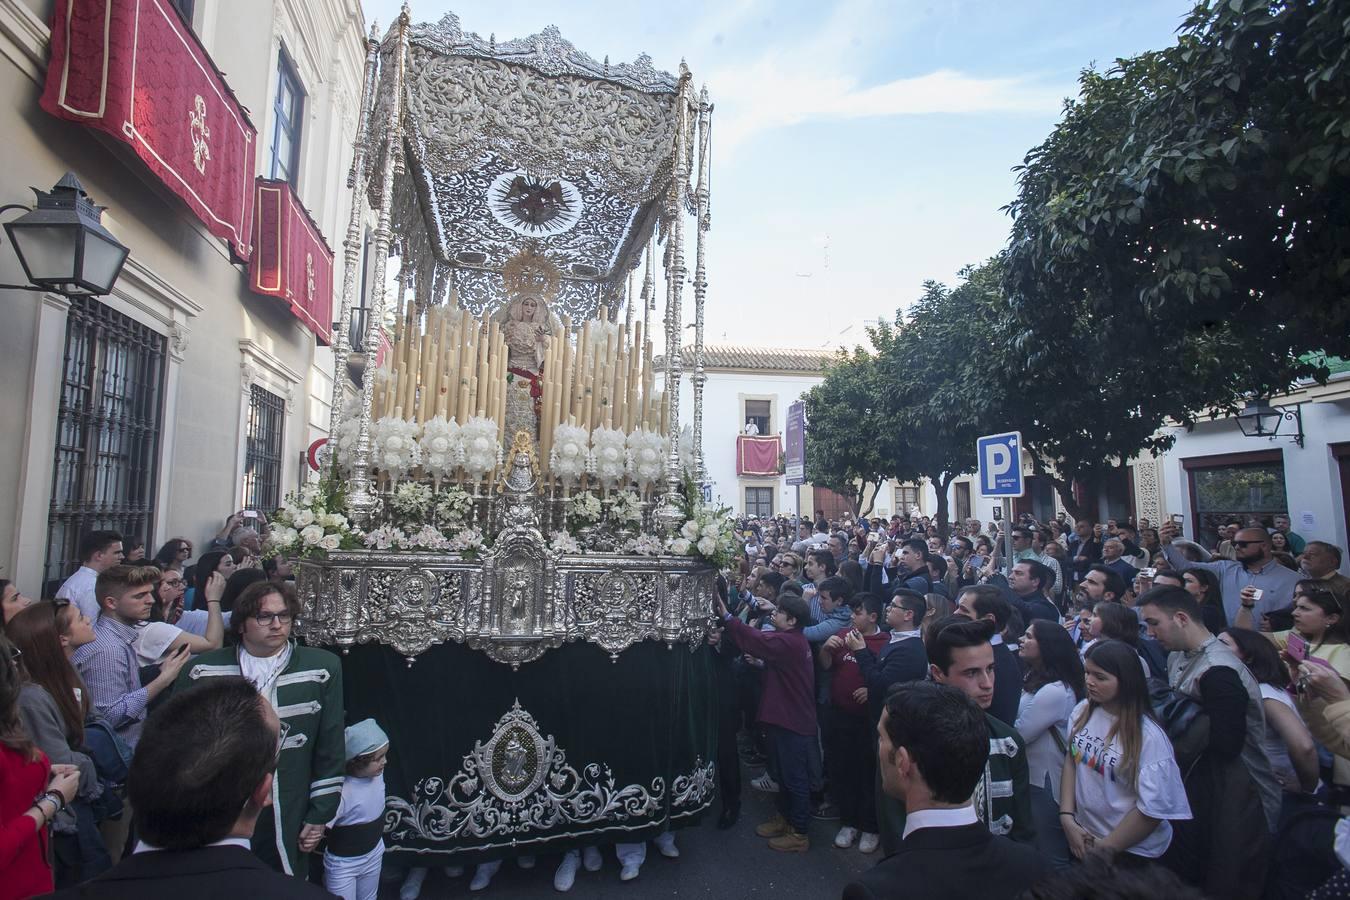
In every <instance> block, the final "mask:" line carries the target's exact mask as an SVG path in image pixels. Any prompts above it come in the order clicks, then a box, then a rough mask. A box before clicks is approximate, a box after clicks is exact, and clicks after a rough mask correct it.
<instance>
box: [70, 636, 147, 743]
mask: <svg viewBox="0 0 1350 900" xmlns="http://www.w3.org/2000/svg"><path fill="white" fill-rule="evenodd" d="M137 634H138V631H137V629H136V628H134V627H132V626H130V625H124V624H122V623H121V622H119V621H117V620H116V619H114V618H113V617H112V616H99V617H98V621H96V622H95V623H94V640H93V641H91V642H90V643H88V644H85V645H84V646H83V647H81V648H80V649H78V650H76V651H75V657H74V663H75V668H76V669H78V670H79V672H80V677H82V678H83V679H84V683H85V685H86V686H87V687H88V688H89V699H90V700H91V701H92V702H93V704H94V708H95V709H97V710H98V712H99V714H100V715H102V716H103V717H104V718H105V719H107V720H108V724H109V725H111V726H112V727H113V728H114V729H115V730H116V731H117V733H118V734H119V735H121V737H122V740H124V741H126V742H127V744H128V745H129V746H131V747H135V746H136V741H137V740H139V739H140V736H141V726H142V725H143V724H145V712H146V707H147V706H148V705H149V703H150V694H149V693H148V692H147V691H146V689H145V688H143V687H141V677H140V663H139V662H138V661H137V659H136V647H135V644H136V637H137Z"/></svg>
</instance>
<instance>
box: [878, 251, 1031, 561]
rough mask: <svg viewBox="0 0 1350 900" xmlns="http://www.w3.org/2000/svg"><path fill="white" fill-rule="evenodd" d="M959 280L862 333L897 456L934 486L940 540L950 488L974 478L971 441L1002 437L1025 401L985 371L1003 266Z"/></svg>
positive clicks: (995, 330) (992, 264)
mask: <svg viewBox="0 0 1350 900" xmlns="http://www.w3.org/2000/svg"><path fill="white" fill-rule="evenodd" d="M961 275H962V278H963V279H964V281H963V282H962V283H961V284H960V285H958V286H957V287H955V288H948V287H946V286H945V285H942V284H939V283H937V282H935V281H929V282H927V283H926V284H925V285H924V293H923V296H921V297H920V298H919V299H918V300H917V301H915V302H914V303H913V304H912V305H911V306H910V307H909V308H908V309H907V310H901V311H899V312H897V313H896V315H895V320H894V322H893V323H885V322H883V323H881V324H879V325H877V326H876V327H875V328H872V329H869V331H868V334H869V336H870V337H871V339H872V345H873V346H874V347H875V348H876V357H877V366H878V369H879V371H880V373H881V384H882V391H883V395H884V396H885V398H886V405H887V407H888V408H889V409H890V410H892V418H891V419H890V427H891V428H893V429H894V430H895V432H896V433H897V435H898V439H899V440H898V442H897V443H898V444H899V445H900V447H899V448H898V449H899V452H901V453H903V458H904V460H905V464H906V465H907V466H908V467H909V468H910V469H913V470H914V471H917V472H918V473H919V474H920V475H921V476H922V477H924V478H927V479H928V480H929V482H930V483H931V484H932V485H933V489H934V493H935V494H936V495H937V510H936V511H935V512H936V515H935V518H936V519H937V522H938V528H939V530H940V532H941V534H942V537H943V539H944V540H945V539H946V537H947V535H948V532H949V521H948V520H949V514H948V503H947V493H948V489H949V488H950V487H951V484H952V482H953V481H955V480H956V478H957V477H958V476H960V475H962V474H965V473H968V472H973V471H975V468H976V457H975V441H976V439H978V438H979V437H980V436H981V435H985V434H991V433H994V432H997V431H1002V430H1004V428H1005V426H1006V423H1007V422H1008V421H1010V420H1011V418H1012V417H1015V416H1016V415H1017V414H1018V410H1019V409H1020V408H1022V404H1023V401H1024V399H1025V398H1023V397H1022V396H1021V395H1019V393H1018V392H1017V391H1016V390H1014V389H1013V388H1014V386H1013V385H1012V383H1011V379H1010V378H1009V377H1008V376H1009V373H1007V372H1005V371H1004V370H1002V369H1000V368H997V367H996V366H992V365H991V357H990V352H989V350H990V347H991V346H992V345H993V344H994V342H996V341H998V340H1000V339H1001V329H1002V323H1003V322H1004V321H1005V320H1006V319H1007V303H1006V302H1005V301H1004V299H1003V294H1002V288H1001V283H1000V282H1001V278H1002V266H1001V262H1000V261H999V260H998V259H992V260H989V261H988V262H986V263H984V264H983V265H981V266H978V267H967V268H966V269H964V270H963V271H962V272H961Z"/></svg>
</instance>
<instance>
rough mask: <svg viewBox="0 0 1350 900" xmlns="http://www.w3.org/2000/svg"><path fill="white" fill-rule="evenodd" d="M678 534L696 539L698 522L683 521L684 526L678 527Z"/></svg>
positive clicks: (691, 539) (688, 538)
mask: <svg viewBox="0 0 1350 900" xmlns="http://www.w3.org/2000/svg"><path fill="white" fill-rule="evenodd" d="M680 534H681V535H682V536H683V537H684V538H686V539H687V540H690V541H696V540H698V523H697V522H693V521H690V522H685V523H684V526H683V527H682V528H680Z"/></svg>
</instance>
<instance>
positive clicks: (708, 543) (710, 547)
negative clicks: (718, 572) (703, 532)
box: [698, 537, 717, 556]
mask: <svg viewBox="0 0 1350 900" xmlns="http://www.w3.org/2000/svg"><path fill="white" fill-rule="evenodd" d="M698 552H699V553H702V554H703V555H704V556H712V555H713V554H714V553H716V552H717V541H716V540H715V539H713V538H710V537H705V538H699V541H698Z"/></svg>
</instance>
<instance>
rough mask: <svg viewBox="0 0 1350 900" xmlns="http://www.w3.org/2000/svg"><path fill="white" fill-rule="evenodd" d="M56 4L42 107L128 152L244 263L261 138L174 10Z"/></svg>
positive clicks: (147, 1) (131, 0)
mask: <svg viewBox="0 0 1350 900" xmlns="http://www.w3.org/2000/svg"><path fill="white" fill-rule="evenodd" d="M55 6H56V12H55V17H54V19H53V21H52V32H51V33H52V38H51V60H50V62H49V64H48V66H47V83H46V85H45V87H44V90H43V93H42V101H41V102H42V108H43V109H45V110H46V111H47V112H49V113H51V114H52V115H53V116H56V117H57V118H60V119H66V120H68V121H71V122H78V123H80V124H82V125H87V126H89V127H90V128H97V129H98V130H100V131H103V132H106V133H107V134H109V135H110V136H112V137H113V138H114V139H116V140H118V141H121V142H123V143H125V144H127V145H129V146H130V147H131V149H132V151H133V152H134V153H135V154H136V155H137V156H138V157H140V159H141V161H142V162H144V163H145V165H146V166H147V167H148V168H149V169H150V171H151V172H153V173H154V174H155V176H156V177H158V178H159V179H160V180H161V181H162V182H163V183H164V185H165V186H166V187H167V188H168V189H169V190H171V191H173V192H174V193H175V194H177V195H178V196H179V197H180V198H182V200H183V202H185V203H186V204H187V205H188V206H189V207H190V208H191V209H192V211H193V213H194V214H196V216H197V217H198V218H199V219H201V220H202V222H203V223H204V224H205V225H206V228H207V230H208V231H210V232H211V233H212V234H214V235H216V236H217V237H220V238H223V239H225V240H227V241H229V243H230V248H231V250H233V252H234V254H235V255H236V256H237V257H238V258H239V259H241V260H247V259H248V257H249V254H250V246H249V231H250V228H251V225H252V218H253V155H254V137H255V136H256V135H257V131H256V129H254V127H253V123H252V122H251V121H249V117H248V113H246V112H245V111H244V108H243V107H242V106H240V105H239V101H238V100H237V99H235V96H234V93H233V92H232V91H231V90H230V88H229V85H227V84H226V83H225V79H224V77H223V76H222V75H221V74H220V72H219V71H217V70H216V67H215V64H214V63H213V62H212V61H211V57H210V56H209V55H208V54H207V52H206V50H205V49H204V48H203V47H202V45H201V44H200V43H199V42H198V40H197V37H196V35H194V34H193V33H192V30H191V29H190V28H188V27H187V26H186V25H184V24H183V21H182V19H181V18H179V16H178V13H177V12H176V11H175V10H174V8H173V4H172V3H170V2H169V0H82V2H79V3H75V2H71V0H61V2H58V3H56V4H55Z"/></svg>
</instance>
